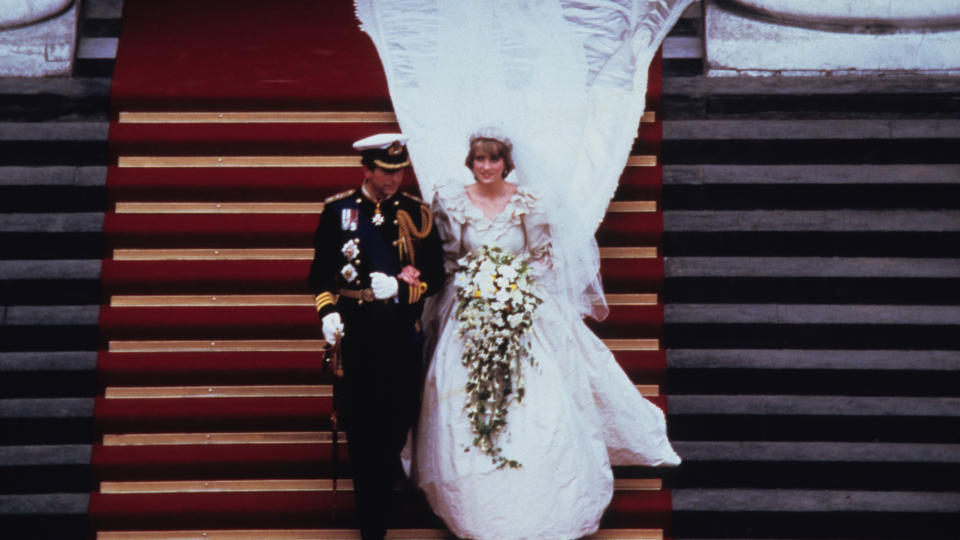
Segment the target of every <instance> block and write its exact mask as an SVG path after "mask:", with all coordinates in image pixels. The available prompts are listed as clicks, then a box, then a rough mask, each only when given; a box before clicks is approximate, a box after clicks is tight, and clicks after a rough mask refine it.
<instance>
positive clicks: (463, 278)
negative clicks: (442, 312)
mask: <svg viewBox="0 0 960 540" xmlns="http://www.w3.org/2000/svg"><path fill="white" fill-rule="evenodd" d="M453 284H454V286H456V287H459V288H461V289H462V288H464V287H466V286H468V285H469V284H470V278H469V277H468V276H467V274H465V273H463V272H457V273H456V275H455V276H454V278H453Z"/></svg>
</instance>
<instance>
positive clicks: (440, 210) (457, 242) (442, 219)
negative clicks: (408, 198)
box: [432, 191, 465, 275]
mask: <svg viewBox="0 0 960 540" xmlns="http://www.w3.org/2000/svg"><path fill="white" fill-rule="evenodd" d="M454 197H455V196H454ZM457 203H458V201H457V200H455V199H454V198H449V197H446V196H445V195H444V194H443V193H442V192H441V191H438V192H437V194H436V195H435V196H434V197H433V204H432V209H433V216H434V223H435V224H436V227H437V232H438V233H439V234H440V240H441V241H442V243H443V269H444V271H445V272H446V273H447V275H449V274H452V273H453V272H454V271H455V270H456V269H457V259H459V258H460V257H462V256H463V251H464V250H463V226H464V222H465V220H464V217H463V213H462V212H461V211H459V210H458V205H457Z"/></svg>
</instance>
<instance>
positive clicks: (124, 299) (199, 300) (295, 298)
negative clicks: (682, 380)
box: [110, 293, 658, 308]
mask: <svg viewBox="0 0 960 540" xmlns="http://www.w3.org/2000/svg"><path fill="white" fill-rule="evenodd" d="M606 298H607V304H609V305H611V306H653V305H657V302H658V295H657V294H655V293H612V294H607V295H606ZM314 305H315V300H314V297H313V295H310V294H218V295H200V294H172V295H161V294H157V295H114V296H111V297H110V306H111V307H117V308H119V307H151V308H158V307H311V308H312V307H314Z"/></svg>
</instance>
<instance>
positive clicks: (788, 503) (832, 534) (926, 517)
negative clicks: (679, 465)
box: [672, 488, 960, 539]
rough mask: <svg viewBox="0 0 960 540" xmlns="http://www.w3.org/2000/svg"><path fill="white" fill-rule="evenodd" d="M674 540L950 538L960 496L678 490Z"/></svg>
mask: <svg viewBox="0 0 960 540" xmlns="http://www.w3.org/2000/svg"><path fill="white" fill-rule="evenodd" d="M672 501H673V510H674V518H673V531H672V536H673V538H690V539H693V538H720V537H722V538H917V533H918V531H920V532H921V534H922V537H923V538H925V539H927V538H935V539H947V538H953V536H954V533H955V532H956V530H957V527H958V526H960V517H958V516H960V514H958V513H957V511H958V509H960V493H929V492H916V491H864V490H859V491H858V490H800V489H782V490H780V489H736V488H735V489H678V490H674V491H673V492H672Z"/></svg>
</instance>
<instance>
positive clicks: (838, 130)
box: [663, 118, 960, 140]
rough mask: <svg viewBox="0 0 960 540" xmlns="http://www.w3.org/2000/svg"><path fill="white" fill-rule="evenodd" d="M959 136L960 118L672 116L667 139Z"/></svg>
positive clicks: (665, 134)
mask: <svg viewBox="0 0 960 540" xmlns="http://www.w3.org/2000/svg"><path fill="white" fill-rule="evenodd" d="M957 137H960V119H946V120H945V119H940V118H930V119H926V118H920V119H918V118H893V119H890V118H886V119H884V118H865V119H860V118H857V119H831V120H822V119H817V120H812V119H811V120H807V119H804V120H793V119H787V120H780V119H774V120H763V119H761V120H758V119H754V118H744V119H736V120H726V119H710V120H669V119H665V120H664V122H663V138H664V139H666V140H670V139H680V140H710V139H726V140H729V139H732V140H738V139H742V140H755V139H880V140H884V139H938V138H957Z"/></svg>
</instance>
